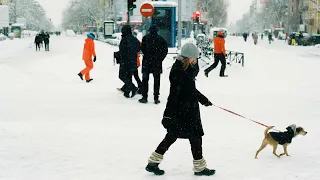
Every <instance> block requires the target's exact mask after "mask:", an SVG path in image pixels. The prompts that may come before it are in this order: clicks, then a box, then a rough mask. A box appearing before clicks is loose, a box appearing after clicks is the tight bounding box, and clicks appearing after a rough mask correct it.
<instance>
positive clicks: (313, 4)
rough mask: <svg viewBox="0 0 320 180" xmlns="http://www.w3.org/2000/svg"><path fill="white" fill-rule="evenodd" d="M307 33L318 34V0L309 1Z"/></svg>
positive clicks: (319, 3)
mask: <svg viewBox="0 0 320 180" xmlns="http://www.w3.org/2000/svg"><path fill="white" fill-rule="evenodd" d="M309 18H310V19H309V28H308V29H309V33H310V34H320V0H314V1H309Z"/></svg>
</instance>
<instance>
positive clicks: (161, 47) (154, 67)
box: [139, 26, 168, 104]
mask: <svg viewBox="0 0 320 180" xmlns="http://www.w3.org/2000/svg"><path fill="white" fill-rule="evenodd" d="M141 50H142V53H143V60H142V99H140V100H139V102H140V103H147V102H148V91H149V75H150V74H153V79H154V86H153V91H154V93H153V95H154V103H155V104H159V103H160V100H159V95H160V76H161V73H162V61H163V60H164V59H165V57H166V56H167V54H168V44H167V41H166V40H165V39H164V38H163V37H161V36H159V35H158V28H157V27H156V26H151V27H150V29H149V34H148V35H146V36H144V37H143V39H142V45H141Z"/></svg>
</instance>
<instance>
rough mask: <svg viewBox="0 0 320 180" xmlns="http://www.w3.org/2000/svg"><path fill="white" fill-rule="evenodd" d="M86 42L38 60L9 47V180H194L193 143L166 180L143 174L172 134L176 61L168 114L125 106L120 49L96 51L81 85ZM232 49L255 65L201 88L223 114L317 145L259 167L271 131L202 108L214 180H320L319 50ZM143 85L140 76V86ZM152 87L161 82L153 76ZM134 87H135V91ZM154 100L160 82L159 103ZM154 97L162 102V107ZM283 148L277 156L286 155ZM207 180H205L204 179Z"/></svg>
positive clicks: (172, 160)
mask: <svg viewBox="0 0 320 180" xmlns="http://www.w3.org/2000/svg"><path fill="white" fill-rule="evenodd" d="M84 39H85V37H84V36H77V37H66V36H61V37H57V36H52V38H51V39H50V46H51V47H50V51H49V52H46V51H44V49H42V50H41V52H36V50H35V47H34V46H31V45H32V42H33V39H22V40H13V41H10V40H6V41H2V42H0V76H1V77H2V80H1V81H2V82H1V86H0V179H1V180H129V179H130V180H147V179H148V180H149V179H165V180H193V179H195V178H197V177H194V175H193V171H192V168H193V165H192V155H191V150H190V145H189V141H188V140H178V141H177V142H176V143H175V144H174V145H173V146H172V147H171V149H170V150H169V151H168V152H167V153H166V154H165V156H164V161H163V163H162V164H161V165H160V167H161V168H162V169H164V170H165V171H166V174H165V175H164V176H162V177H155V176H153V175H151V174H150V173H148V172H146V171H145V170H144V168H145V166H146V165H147V160H148V157H149V155H150V154H151V153H152V152H153V151H154V150H155V148H156V146H157V145H158V144H159V143H160V141H161V140H162V138H163V137H164V135H165V133H166V131H165V129H164V128H163V127H162V125H161V119H162V115H163V111H164V108H165V105H166V99H167V96H168V93H169V80H168V76H169V72H170V69H168V68H169V67H170V66H171V65H172V63H173V62H174V61H173V59H172V58H167V59H166V60H165V62H164V65H163V67H164V68H163V69H164V73H163V75H162V77H161V90H160V93H161V94H160V100H161V103H160V104H159V105H155V104H153V101H152V98H150V99H149V101H150V102H149V104H140V103H138V99H139V98H140V95H137V96H136V97H134V98H133V99H126V98H124V96H123V95H122V94H121V93H119V92H117V91H116V88H117V87H121V86H122V82H121V81H120V80H119V79H118V65H116V66H114V64H113V52H114V51H116V50H117V48H116V47H113V46H110V45H108V44H106V43H102V42H99V41H95V43H96V44H95V46H96V53H97V61H96V63H95V64H94V66H95V67H94V69H93V71H92V78H93V79H94V80H93V81H92V82H91V83H89V84H88V83H85V82H84V81H83V82H82V81H80V79H79V77H78V76H77V73H79V71H80V70H82V69H83V68H84V67H85V66H84V62H83V61H82V60H81V58H82V48H83V43H84ZM226 49H228V50H233V51H239V52H243V53H245V67H241V66H240V65H232V66H227V70H226V74H227V75H229V77H228V78H220V77H219V76H218V74H219V69H220V65H219V66H218V68H217V69H215V70H213V71H212V72H211V73H210V74H209V78H206V77H205V76H204V73H203V69H202V70H201V72H200V73H199V75H198V77H197V88H198V90H199V91H201V92H202V93H203V94H204V95H206V96H207V97H208V98H209V99H210V100H211V102H212V103H213V104H215V105H218V106H222V107H224V108H227V109H230V110H232V111H235V112H237V113H239V114H242V115H244V116H246V117H248V118H251V119H254V120H256V121H259V122H261V123H265V124H267V125H274V126H275V128H276V129H279V130H285V128H286V127H287V126H289V125H291V124H297V126H302V127H303V128H304V129H305V130H306V131H308V134H307V135H306V136H299V137H297V138H295V139H293V142H292V144H291V145H290V146H289V147H288V152H289V154H290V155H291V156H290V157H281V158H280V159H278V158H276V157H275V156H274V155H273V154H272V148H271V147H270V146H269V147H267V148H266V149H264V150H263V151H262V152H261V153H260V154H259V159H254V155H255V152H256V151H257V149H258V148H259V147H260V144H261V141H262V139H263V132H264V130H265V127H263V126H260V125H258V124H255V123H253V122H251V121H248V120H245V119H241V118H240V117H238V116H234V115H232V114H230V113H228V112H225V111H222V110H221V109H218V108H216V107H204V106H201V116H202V123H203V127H204V132H205V135H204V137H203V151H204V158H205V159H206V161H207V164H208V167H209V168H213V169H216V171H217V172H216V174H215V175H214V177H201V178H202V179H215V180H269V179H272V180H318V179H319V178H320V168H319V167H320V144H319V143H318V142H319V140H318V138H319V137H320V131H319V128H320V121H319V122H318V120H319V117H320V111H319V109H320V81H319V77H320V71H319V67H320V48H316V47H294V46H288V45H287V44H285V43H284V42H283V41H275V42H274V43H273V44H271V45H269V44H268V42H267V38H265V40H264V41H263V42H260V41H259V42H258V45H257V46H255V45H254V44H253V41H252V38H251V39H250V38H249V41H248V42H246V43H245V42H244V41H243V39H242V38H237V37H228V38H226ZM140 77H141V74H140ZM151 77H152V76H151ZM133 82H135V81H133ZM152 93H153V79H152V78H151V83H150V90H149V94H150V95H151V94H152ZM151 97H152V96H151ZM282 151H283V148H282V147H281V146H279V147H278V151H277V152H278V153H280V152H282ZM197 179H198V178H197Z"/></svg>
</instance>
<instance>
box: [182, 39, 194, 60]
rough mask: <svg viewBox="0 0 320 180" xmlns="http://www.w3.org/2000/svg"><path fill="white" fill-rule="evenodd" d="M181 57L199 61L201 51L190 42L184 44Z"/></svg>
mask: <svg viewBox="0 0 320 180" xmlns="http://www.w3.org/2000/svg"><path fill="white" fill-rule="evenodd" d="M180 55H181V56H183V57H188V58H195V59H198V58H199V49H198V47H197V46H196V45H195V44H193V43H191V42H189V43H186V44H184V45H183V46H182V47H181V52H180Z"/></svg>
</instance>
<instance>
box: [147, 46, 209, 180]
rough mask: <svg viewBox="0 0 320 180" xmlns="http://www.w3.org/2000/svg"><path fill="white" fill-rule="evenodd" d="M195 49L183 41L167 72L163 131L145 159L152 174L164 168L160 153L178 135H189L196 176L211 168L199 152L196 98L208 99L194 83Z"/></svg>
mask: <svg viewBox="0 0 320 180" xmlns="http://www.w3.org/2000/svg"><path fill="white" fill-rule="evenodd" d="M198 57H199V50H198V48H197V46H196V45H195V44H193V43H186V44H184V45H183V46H182V48H181V53H180V55H179V56H178V57H177V60H176V62H175V63H174V64H173V66H172V68H171V72H170V76H169V79H170V94H169V97H168V101H167V106H166V109H165V111H164V114H163V119H162V125H163V126H164V128H165V129H166V130H167V134H166V136H165V138H164V139H163V140H162V142H161V143H160V144H159V145H158V147H157V148H156V150H155V151H154V152H153V153H152V154H151V156H150V157H149V159H148V165H147V166H146V168H145V169H146V171H148V172H151V173H154V174H155V175H163V174H164V173H165V172H164V171H163V170H161V169H160V168H159V164H160V163H161V162H162V160H163V156H164V154H165V153H166V152H167V150H168V149H169V148H170V146H171V145H172V144H173V143H174V142H176V140H177V139H178V138H181V139H189V142H190V145H191V151H192V156H193V167H194V168H193V170H194V174H195V175H197V176H202V175H206V176H210V175H213V174H214V173H215V170H211V169H208V168H207V163H206V160H205V159H204V158H203V156H202V136H203V135H204V132H203V128H202V123H201V117H200V109H199V102H200V103H201V104H202V105H204V106H212V103H211V102H210V101H209V100H208V98H206V97H205V96H204V95H203V94H201V93H200V92H199V91H198V90H197V88H196V84H195V77H196V76H197V74H198V72H199V66H198V63H197V58H198Z"/></svg>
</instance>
